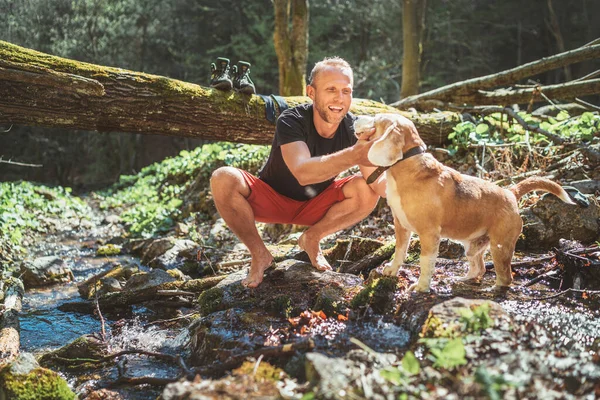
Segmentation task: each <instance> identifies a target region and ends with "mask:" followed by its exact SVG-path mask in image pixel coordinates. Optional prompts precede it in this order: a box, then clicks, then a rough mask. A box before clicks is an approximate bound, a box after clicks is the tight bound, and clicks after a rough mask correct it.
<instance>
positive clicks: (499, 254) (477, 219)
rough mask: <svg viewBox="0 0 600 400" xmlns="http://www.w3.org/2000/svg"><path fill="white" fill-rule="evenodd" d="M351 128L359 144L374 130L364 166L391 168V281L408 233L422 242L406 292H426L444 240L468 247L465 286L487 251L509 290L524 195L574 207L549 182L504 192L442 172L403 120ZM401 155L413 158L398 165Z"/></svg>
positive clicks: (479, 272) (363, 120) (370, 120)
mask: <svg viewBox="0 0 600 400" xmlns="http://www.w3.org/2000/svg"><path fill="white" fill-rule="evenodd" d="M354 126H355V131H356V136H357V137H358V138H359V139H360V135H361V134H362V133H363V132H365V131H366V130H369V129H372V128H373V127H375V129H376V130H375V133H374V134H373V135H372V136H371V138H370V140H375V143H374V144H373V146H372V147H371V149H370V151H369V154H368V157H369V161H370V162H371V163H372V164H374V165H377V166H383V167H388V166H389V169H388V170H387V171H386V174H387V176H386V178H387V202H388V204H389V205H390V207H391V209H392V214H393V216H394V227H395V230H396V252H395V255H394V259H393V261H392V262H391V264H388V265H386V267H385V268H384V270H383V273H384V274H385V275H392V276H396V274H397V273H398V269H399V268H400V266H401V265H402V263H403V262H404V259H405V257H406V252H407V249H408V244H409V240H410V235H411V232H415V233H417V234H418V235H419V237H420V239H421V260H420V266H421V273H420V276H419V281H418V282H417V283H416V284H415V285H412V286H411V287H410V288H409V290H416V291H419V292H428V291H429V288H430V284H431V277H432V275H433V272H434V268H435V261H436V258H437V255H438V247H439V243H440V239H441V238H450V239H453V240H456V241H459V242H461V243H462V244H463V246H464V247H465V252H466V255H467V259H468V262H469V271H468V272H467V274H466V276H464V277H463V278H462V279H463V280H471V279H473V280H480V279H481V278H482V277H483V274H484V273H485V265H484V261H483V255H484V253H485V251H486V250H487V248H488V247H489V248H490V250H491V254H492V259H493V262H494V267H495V270H496V286H509V285H510V284H511V282H512V273H511V266H510V264H511V259H512V256H513V253H514V250H515V243H516V242H517V238H518V237H519V235H520V234H521V229H522V225H523V222H522V221H521V217H520V215H519V210H518V205H517V201H518V200H519V199H520V198H521V196H523V195H524V194H525V193H527V192H530V191H532V190H543V191H546V192H550V193H552V194H554V195H556V196H558V197H559V198H560V199H561V200H562V201H564V202H565V203H568V204H575V203H574V202H573V201H572V200H571V198H570V197H569V195H568V194H567V192H566V191H565V190H564V189H563V188H562V187H561V186H559V185H558V184H556V183H554V182H552V181H550V180H548V179H543V178H528V179H526V180H524V181H522V182H520V183H518V184H517V185H514V186H512V187H510V188H508V189H503V188H501V187H499V186H497V185H495V184H493V183H491V182H487V181H484V180H482V179H478V178H475V177H472V176H468V175H463V174H461V173H459V172H458V171H456V170H454V169H452V168H449V167H446V166H444V165H443V164H442V163H440V162H438V161H437V160H436V159H435V158H434V157H433V156H432V155H431V154H428V153H425V152H424V150H425V143H424V142H423V140H421V138H420V137H419V133H418V132H417V129H416V128H415V125H414V124H413V123H412V121H410V120H409V119H407V118H405V117H403V116H401V115H397V114H377V115H375V116H374V117H371V116H360V117H358V119H357V120H356V122H355V125H354ZM395 127H398V128H400V129H394V128H395ZM405 155H410V157H406V158H403V157H404V156H405ZM400 160H401V162H398V161H400Z"/></svg>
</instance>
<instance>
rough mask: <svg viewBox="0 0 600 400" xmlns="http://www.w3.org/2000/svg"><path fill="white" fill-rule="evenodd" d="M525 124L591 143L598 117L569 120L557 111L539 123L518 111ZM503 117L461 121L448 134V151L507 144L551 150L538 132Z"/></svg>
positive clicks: (586, 115)
mask: <svg viewBox="0 0 600 400" xmlns="http://www.w3.org/2000/svg"><path fill="white" fill-rule="evenodd" d="M518 114H519V116H520V117H522V118H523V119H524V120H525V122H527V124H528V125H530V126H531V127H533V128H536V127H538V126H539V127H540V128H542V129H544V130H546V131H548V132H551V133H555V134H558V135H560V136H561V137H563V138H565V139H568V140H571V141H573V142H579V141H582V140H584V141H591V140H592V139H593V138H594V135H598V133H599V132H600V116H599V115H596V114H593V113H591V112H586V113H583V114H581V115H580V116H577V117H570V116H569V113H568V112H566V111H561V112H560V113H559V114H558V115H557V117H556V118H550V119H549V121H543V122H541V121H540V120H539V119H537V118H535V117H534V116H532V115H530V114H527V113H524V112H519V113H518ZM507 118H508V117H507V116H506V115H503V114H501V113H494V114H490V115H488V116H485V117H482V118H479V119H478V120H476V123H473V122H472V121H465V122H461V123H460V124H458V125H456V126H455V127H454V128H453V130H452V132H450V134H449V135H448V139H450V145H449V146H448V149H449V150H450V151H451V153H452V154H455V153H456V152H458V151H461V150H467V148H468V147H469V145H473V144H475V145H482V144H486V145H487V144H492V145H496V144H509V143H513V144H516V145H517V146H520V147H518V148H521V147H527V146H536V147H540V148H542V150H543V151H545V152H550V151H552V143H551V142H550V141H549V140H548V138H547V137H546V136H544V135H542V134H541V133H536V132H531V131H528V130H525V129H523V127H522V126H521V125H519V124H516V123H511V124H508V123H507V122H506V121H507Z"/></svg>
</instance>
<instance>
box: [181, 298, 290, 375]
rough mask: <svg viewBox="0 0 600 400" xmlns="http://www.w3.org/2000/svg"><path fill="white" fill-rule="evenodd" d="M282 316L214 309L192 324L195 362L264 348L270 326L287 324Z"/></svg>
mask: <svg viewBox="0 0 600 400" xmlns="http://www.w3.org/2000/svg"><path fill="white" fill-rule="evenodd" d="M287 325H288V323H287V321H285V320H282V319H281V318H278V317H274V316H272V315H269V314H268V313H266V312H263V311H252V312H249V311H245V310H242V309H239V308H232V309H228V310H223V311H218V312H214V313H212V314H210V315H208V316H206V317H203V318H201V319H199V320H197V321H196V322H194V323H193V324H192V325H191V326H190V328H189V329H190V337H191V343H190V347H191V351H192V357H191V363H192V365H201V366H204V365H210V364H213V363H215V362H225V361H227V360H228V359H229V358H231V357H235V356H237V355H239V354H242V353H246V352H249V351H253V350H257V349H260V348H262V347H264V345H265V342H266V340H267V335H268V334H269V332H270V330H271V329H277V328H278V327H283V326H287Z"/></svg>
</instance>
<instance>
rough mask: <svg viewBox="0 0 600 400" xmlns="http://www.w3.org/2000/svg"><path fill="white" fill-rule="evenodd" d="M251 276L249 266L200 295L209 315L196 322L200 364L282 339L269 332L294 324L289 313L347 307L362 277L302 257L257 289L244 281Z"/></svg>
mask: <svg viewBox="0 0 600 400" xmlns="http://www.w3.org/2000/svg"><path fill="white" fill-rule="evenodd" d="M245 276H246V272H245V271H240V272H236V273H233V274H231V275H229V276H228V277H227V278H225V279H224V280H223V281H221V282H220V283H219V284H218V285H216V286H215V287H213V288H211V289H208V290H205V291H204V292H203V293H202V294H201V295H200V297H199V298H198V306H199V309H200V312H201V315H202V316H203V317H202V318H201V319H200V320H198V321H197V322H196V323H195V324H194V325H193V326H192V327H191V328H190V332H191V343H192V345H191V347H192V360H193V363H194V365H203V364H206V363H211V362H215V361H219V360H223V359H226V358H228V357H231V356H234V355H236V354H240V353H241V352H245V351H252V350H256V349H258V348H261V347H263V346H265V345H269V343H270V345H273V342H270V341H273V340H274V341H275V342H277V341H278V340H280V339H279V338H278V337H270V335H269V332H272V331H273V330H277V328H280V327H289V322H288V321H287V319H286V318H287V317H289V316H292V315H298V314H300V313H301V312H302V311H304V310H309V309H315V308H323V309H324V308H327V309H328V310H329V311H330V312H332V313H334V312H336V311H339V312H343V310H345V309H346V308H347V306H348V298H349V296H348V292H350V291H355V290H360V288H361V283H362V280H361V279H360V278H359V277H357V276H355V275H350V274H340V273H336V272H333V271H325V272H320V271H317V270H316V269H315V268H314V267H312V265H310V264H307V263H304V262H299V261H296V260H286V261H283V262H281V263H279V265H278V266H277V267H276V268H273V269H271V270H269V271H268V272H267V274H265V278H264V280H263V282H262V283H261V285H260V286H259V287H258V288H256V289H248V288H245V287H244V286H242V285H241V281H242V279H243V278H244V277H245ZM275 336H276V335H275Z"/></svg>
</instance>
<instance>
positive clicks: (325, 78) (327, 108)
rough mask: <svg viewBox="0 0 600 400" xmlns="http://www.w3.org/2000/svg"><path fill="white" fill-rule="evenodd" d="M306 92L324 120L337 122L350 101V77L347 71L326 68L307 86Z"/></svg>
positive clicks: (342, 116) (343, 114)
mask: <svg viewBox="0 0 600 400" xmlns="http://www.w3.org/2000/svg"><path fill="white" fill-rule="evenodd" d="M307 94H308V97H310V98H311V99H312V101H313V107H314V109H315V110H316V111H317V114H318V116H319V117H320V118H321V119H322V120H323V121H324V122H326V123H329V124H339V123H340V122H341V121H342V120H343V119H344V116H345V115H346V113H347V112H348V110H349V109H350V104H351V103H352V79H351V77H350V75H349V72H348V71H345V70H341V69H338V68H333V67H331V68H327V69H325V70H323V71H321V72H320V73H319V74H318V75H317V77H316V79H315V80H314V82H313V83H312V84H311V85H309V86H308V87H307Z"/></svg>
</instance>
